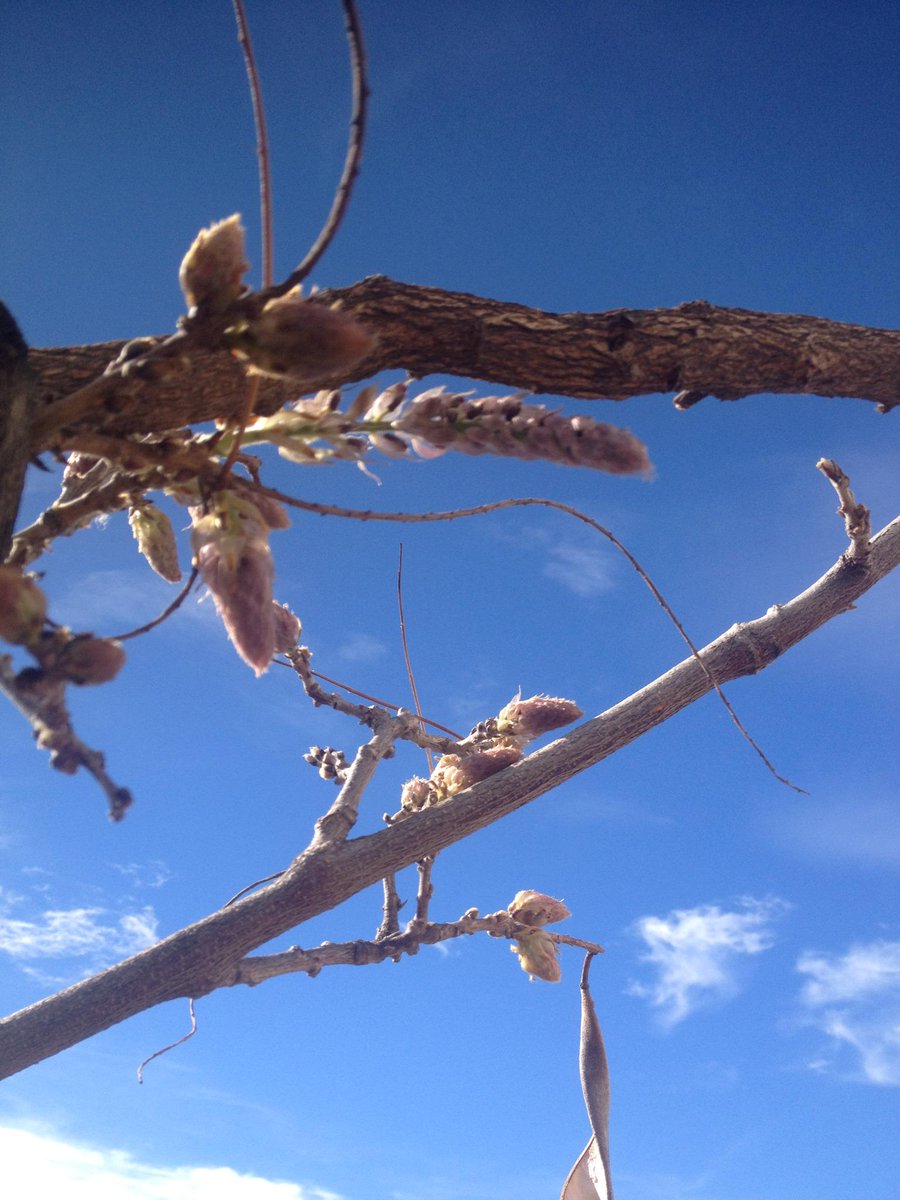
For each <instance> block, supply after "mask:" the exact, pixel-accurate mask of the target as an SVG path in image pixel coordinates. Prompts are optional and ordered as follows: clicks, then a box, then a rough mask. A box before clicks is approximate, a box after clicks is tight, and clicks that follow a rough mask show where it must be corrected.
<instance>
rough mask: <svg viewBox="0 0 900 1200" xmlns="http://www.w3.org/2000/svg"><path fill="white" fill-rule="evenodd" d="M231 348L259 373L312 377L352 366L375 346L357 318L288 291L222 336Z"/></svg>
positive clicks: (306, 378) (300, 377)
mask: <svg viewBox="0 0 900 1200" xmlns="http://www.w3.org/2000/svg"><path fill="white" fill-rule="evenodd" d="M226 337H227V340H228V342H229V344H230V345H231V348H232V350H233V351H234V353H235V354H237V355H238V356H239V357H240V358H244V359H246V360H247V361H248V362H250V363H251V364H252V365H253V366H254V367H255V368H256V369H257V370H258V371H260V372H262V373H263V374H264V375H279V376H280V375H286V376H289V377H291V378H294V379H304V380H314V379H319V378H321V377H322V376H326V375H331V374H333V373H335V372H339V371H342V370H344V369H346V368H348V367H352V366H354V365H355V364H356V363H358V362H359V361H360V359H363V358H365V356H366V355H367V354H368V353H369V352H370V351H371V350H372V348H373V346H374V344H375V343H374V339H373V338H372V335H371V334H370V333H369V332H368V330H366V329H364V328H363V326H362V325H360V324H359V322H358V321H355V320H354V319H353V318H352V317H350V316H347V314H346V313H343V312H340V311H339V310H338V309H336V308H326V307H325V305H323V304H316V303H313V302H311V301H309V300H304V299H302V297H301V296H300V295H299V294H298V293H297V292H288V294H287V295H286V296H279V297H278V298H277V299H275V300H270V301H269V303H268V304H267V305H266V306H265V308H264V309H263V310H262V312H261V313H260V314H259V316H258V317H256V318H254V319H253V320H251V321H248V322H246V323H244V324H241V325H239V326H236V327H235V328H233V329H231V330H229V331H228V332H227V334H226Z"/></svg>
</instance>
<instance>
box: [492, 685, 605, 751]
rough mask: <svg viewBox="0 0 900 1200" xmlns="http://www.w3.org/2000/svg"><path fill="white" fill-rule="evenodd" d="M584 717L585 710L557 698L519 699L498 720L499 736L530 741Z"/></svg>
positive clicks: (511, 702)
mask: <svg viewBox="0 0 900 1200" xmlns="http://www.w3.org/2000/svg"><path fill="white" fill-rule="evenodd" d="M583 716H584V713H583V712H582V710H581V709H580V708H579V707H578V705H577V704H574V703H573V702H572V701H571V700H561V699H559V698H558V697H556V696H532V697H531V699H530V700H520V699H519V698H518V697H516V698H514V699H513V700H510V702H509V704H507V706H506V707H505V708H504V709H502V710H501V712H500V714H499V716H498V717H497V732H498V733H501V734H505V735H507V736H511V737H521V738H524V739H525V740H526V741H531V739H532V738H536V737H540V736H541V734H543V733H549V732H550V731H551V729H559V728H560V726H562V725H569V724H571V722H572V721H577V720H578V718H579V717H583Z"/></svg>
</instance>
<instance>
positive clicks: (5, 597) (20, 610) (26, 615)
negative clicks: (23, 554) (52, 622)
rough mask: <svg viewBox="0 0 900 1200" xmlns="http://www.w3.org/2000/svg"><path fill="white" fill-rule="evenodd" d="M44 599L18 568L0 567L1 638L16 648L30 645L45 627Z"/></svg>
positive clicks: (32, 582)
mask: <svg viewBox="0 0 900 1200" xmlns="http://www.w3.org/2000/svg"><path fill="white" fill-rule="evenodd" d="M46 616H47V598H46V597H45V595H44V593H43V592H42V591H41V589H40V588H39V587H38V585H37V584H36V583H35V582H34V580H33V579H31V578H29V576H28V575H25V574H23V573H22V571H20V570H19V568H18V567H2V566H0V637H2V638H3V639H4V640H5V641H7V642H13V643H14V644H15V645H17V646H21V645H26V646H27V645H28V644H29V643H30V642H33V641H34V640H35V638H37V636H38V635H39V634H40V632H41V630H42V629H43V627H44V620H45V618H46Z"/></svg>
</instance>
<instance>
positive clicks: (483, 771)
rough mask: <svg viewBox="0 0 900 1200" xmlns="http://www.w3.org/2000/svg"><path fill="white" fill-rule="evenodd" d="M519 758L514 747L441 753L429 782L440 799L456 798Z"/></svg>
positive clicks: (520, 752)
mask: <svg viewBox="0 0 900 1200" xmlns="http://www.w3.org/2000/svg"><path fill="white" fill-rule="evenodd" d="M521 757H522V751H521V750H519V749H518V747H516V746H494V747H492V748H491V749H490V750H476V751H475V752H474V753H472V754H465V755H462V754H444V755H443V756H442V757H441V758H440V759H439V760H438V764H437V766H436V767H435V769H434V774H433V775H432V776H431V782H432V784H433V786H434V788H435V790H436V791H437V793H438V795H439V797H440V798H441V799H446V798H447V797H448V796H455V795H456V793H457V792H462V791H465V789H466V788H469V787H472V786H473V785H474V784H476V783H481V781H482V779H487V778H488V777H489V776H491V775H496V774H497V772H498V771H502V770H503V769H504V768H505V767H511V766H512V764H513V763H515V762H518V761H519V759H520V758H521Z"/></svg>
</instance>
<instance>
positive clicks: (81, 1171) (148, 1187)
mask: <svg viewBox="0 0 900 1200" xmlns="http://www.w3.org/2000/svg"><path fill="white" fill-rule="evenodd" d="M0 1158H2V1161H3V1179H4V1185H5V1187H6V1189H7V1191H8V1194H9V1195H10V1196H65V1197H66V1200H97V1197H98V1196H103V1197H107V1196H108V1197H113V1196H115V1197H116V1200H222V1197H223V1196H227V1197H228V1200H341V1197H340V1196H339V1195H338V1193H337V1192H332V1191H328V1190H326V1189H324V1188H320V1187H308V1186H304V1185H301V1184H299V1183H291V1182H288V1181H287V1180H275V1179H264V1178H262V1177H261V1176H259V1175H243V1174H240V1173H239V1172H238V1171H235V1170H233V1169H232V1168H231V1167H227V1166H199V1167H191V1166H188V1167H170V1166H157V1165H151V1164H150V1163H144V1162H140V1161H138V1160H137V1159H135V1158H134V1157H133V1156H132V1155H130V1154H128V1153H126V1152H124V1151H122V1150H115V1149H109V1148H106V1147H98V1146H85V1145H79V1144H76V1143H72V1142H66V1141H63V1140H61V1139H59V1138H56V1137H53V1136H49V1135H47V1134H43V1133H35V1132H32V1131H30V1130H25V1129H10V1128H5V1129H4V1128H0Z"/></svg>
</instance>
